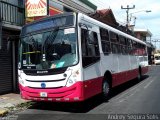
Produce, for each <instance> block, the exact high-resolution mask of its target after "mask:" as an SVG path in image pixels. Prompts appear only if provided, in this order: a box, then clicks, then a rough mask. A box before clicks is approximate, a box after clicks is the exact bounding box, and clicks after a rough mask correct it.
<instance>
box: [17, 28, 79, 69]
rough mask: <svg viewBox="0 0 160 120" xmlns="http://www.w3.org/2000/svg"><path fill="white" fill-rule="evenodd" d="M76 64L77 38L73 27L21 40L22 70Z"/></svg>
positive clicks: (45, 32)
mask: <svg viewBox="0 0 160 120" xmlns="http://www.w3.org/2000/svg"><path fill="white" fill-rule="evenodd" d="M77 62H78V57H77V37H76V30H75V28H74V27H68V28H63V29H62V28H55V29H52V30H50V31H44V32H41V33H36V34H31V35H28V36H25V37H22V38H21V48H20V63H21V68H22V69H35V70H48V69H56V68H62V67H68V66H72V65H75V64H76V63H77Z"/></svg>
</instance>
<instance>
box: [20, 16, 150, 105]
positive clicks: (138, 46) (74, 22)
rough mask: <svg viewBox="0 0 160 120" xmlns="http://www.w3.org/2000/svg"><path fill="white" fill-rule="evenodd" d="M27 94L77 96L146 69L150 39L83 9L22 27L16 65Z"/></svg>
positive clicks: (55, 98)
mask: <svg viewBox="0 0 160 120" xmlns="http://www.w3.org/2000/svg"><path fill="white" fill-rule="evenodd" d="M18 67H19V69H18V76H19V87H20V92H21V96H22V98H23V99H27V100H33V101H55V102H77V101H84V100H86V99H88V98H90V97H92V96H95V95H97V94H102V96H103V98H104V99H107V97H108V94H109V92H110V90H111V88H113V87H115V86H118V85H120V84H123V83H125V82H127V81H129V80H132V79H134V78H136V77H138V78H139V79H140V78H141V76H142V75H143V74H145V73H147V71H148V57H147V52H146V43H145V42H143V41H141V40H139V39H137V38H134V37H132V36H130V35H128V34H126V33H123V32H121V31H119V30H117V29H114V28H112V27H110V26H108V25H106V24H103V23H101V22H99V21H97V20H95V19H92V18H90V17H88V16H86V15H84V14H82V13H64V14H59V15H55V16H51V17H47V18H44V19H41V20H38V21H35V22H32V23H30V24H27V25H25V26H24V27H23V28H22V32H21V36H20V48H19V65H18Z"/></svg>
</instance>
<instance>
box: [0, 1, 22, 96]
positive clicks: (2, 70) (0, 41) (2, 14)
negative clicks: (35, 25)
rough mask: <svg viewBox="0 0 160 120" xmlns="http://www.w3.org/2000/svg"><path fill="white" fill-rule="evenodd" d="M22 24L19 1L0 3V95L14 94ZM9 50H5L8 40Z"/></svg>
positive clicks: (20, 3)
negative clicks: (18, 37) (10, 40)
mask: <svg viewBox="0 0 160 120" xmlns="http://www.w3.org/2000/svg"><path fill="white" fill-rule="evenodd" d="M23 24H24V8H23V1H21V0H1V1H0V94H3V93H8V92H15V91H16V90H17V88H18V86H17V76H16V75H17V72H16V71H17V70H16V69H17V64H16V61H17V53H18V39H17V37H16V36H19V33H20V30H21V26H22V25H23ZM9 38H12V39H13V41H12V42H10V50H7V45H8V40H9Z"/></svg>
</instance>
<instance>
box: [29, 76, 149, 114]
mask: <svg viewBox="0 0 160 120" xmlns="http://www.w3.org/2000/svg"><path fill="white" fill-rule="evenodd" d="M148 77H149V76H148V75H144V76H143V78H142V80H141V81H138V80H137V79H134V80H131V81H129V82H127V83H125V84H123V85H120V86H118V87H115V88H114V89H113V90H112V92H111V95H110V97H109V100H110V99H112V98H113V97H115V96H116V95H118V94H120V93H122V92H124V91H125V90H127V89H129V88H131V87H133V86H135V85H138V84H139V83H140V82H142V81H144V80H146V79H147V78H148ZM105 102H106V103H107V102H109V101H105ZM102 103H104V101H103V100H102V99H101V96H100V95H97V96H95V97H92V98H90V99H88V100H86V101H84V102H81V103H56V102H53V103H51V102H36V103H34V104H33V105H32V106H31V107H30V108H29V109H38V110H48V111H59V112H70V113H87V112H89V111H90V110H92V109H94V108H96V107H97V106H99V105H100V104H102Z"/></svg>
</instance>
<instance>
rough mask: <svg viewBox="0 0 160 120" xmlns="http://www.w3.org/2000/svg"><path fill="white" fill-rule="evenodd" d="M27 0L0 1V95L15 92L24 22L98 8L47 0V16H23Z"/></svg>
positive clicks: (78, 1)
mask: <svg viewBox="0 0 160 120" xmlns="http://www.w3.org/2000/svg"><path fill="white" fill-rule="evenodd" d="M26 1H27V0H1V1H0V94H4V93H9V92H16V91H18V77H17V66H18V42H19V38H18V37H19V34H20V30H21V28H22V26H23V25H24V24H26V22H32V21H34V20H36V19H40V18H42V17H47V16H52V15H55V14H60V13H63V12H82V13H84V14H90V13H94V12H95V11H96V9H97V6H95V5H94V4H92V3H91V2H89V1H88V0H76V1H75V0H49V7H48V8H49V9H48V10H49V12H48V13H49V14H48V15H47V16H39V17H26V13H25V2H26ZM8 41H9V42H8ZM8 48H9V49H8Z"/></svg>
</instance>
